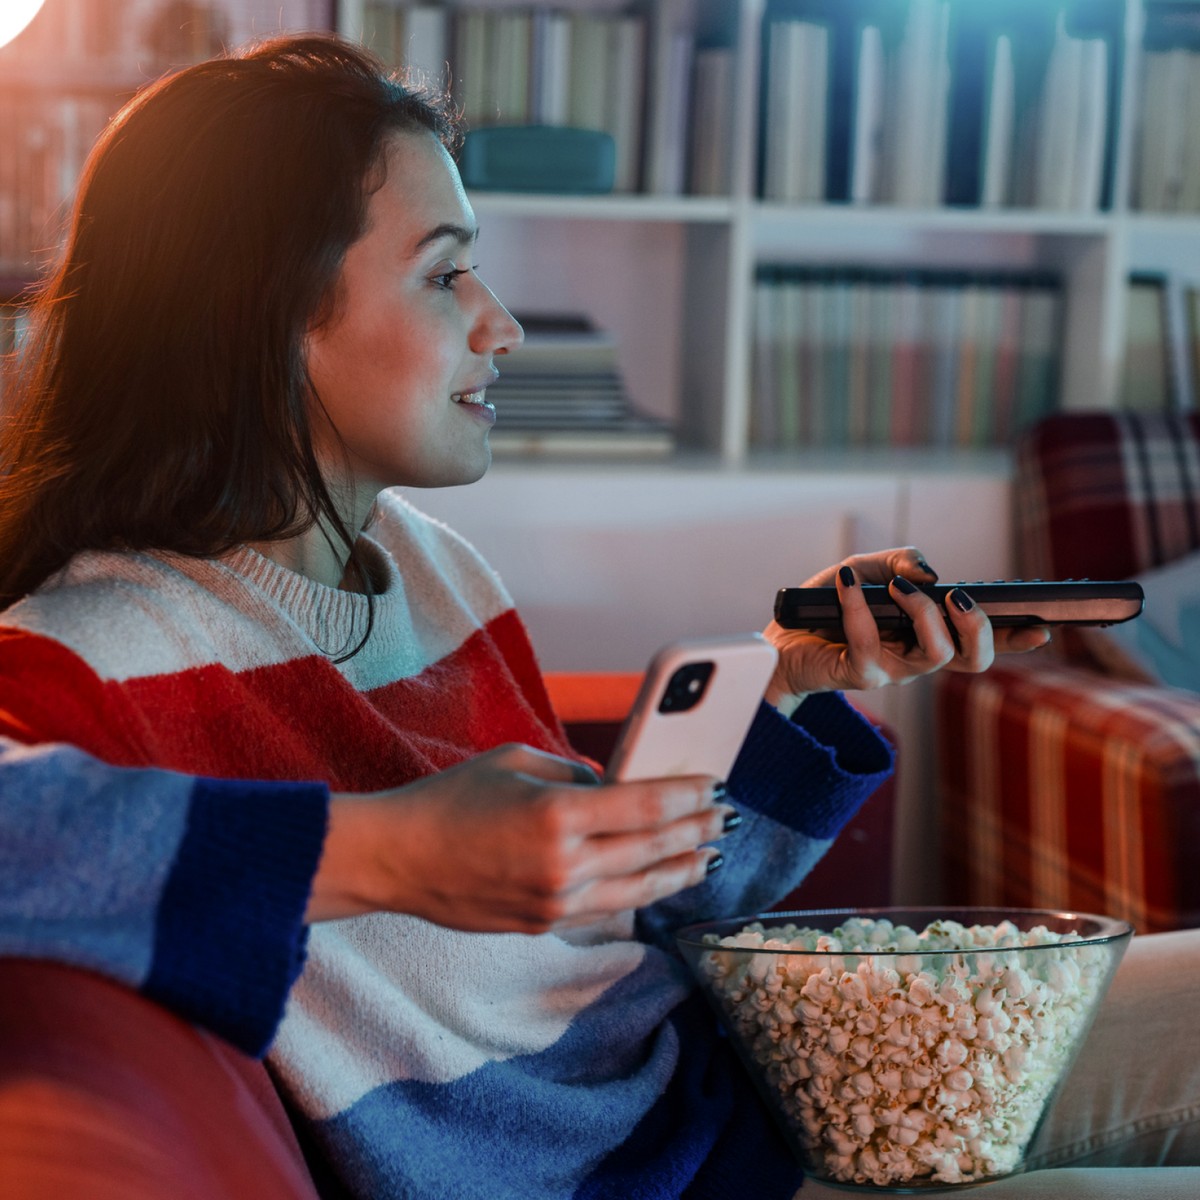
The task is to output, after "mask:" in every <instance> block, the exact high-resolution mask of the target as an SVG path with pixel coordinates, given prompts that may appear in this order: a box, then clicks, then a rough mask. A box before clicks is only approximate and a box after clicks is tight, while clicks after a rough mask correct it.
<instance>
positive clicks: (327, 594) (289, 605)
mask: <svg viewBox="0 0 1200 1200" xmlns="http://www.w3.org/2000/svg"><path fill="white" fill-rule="evenodd" d="M357 549H358V551H359V553H360V554H362V556H363V557H364V559H365V562H366V567H367V569H368V570H369V571H370V573H371V577H372V579H373V580H374V581H375V583H376V584H377V585H382V587H381V590H380V591H377V592H376V593H375V595H374V598H373V604H374V610H375V612H374V622H373V625H372V628H371V636H370V638H369V639H368V641H367V644H366V646H365V647H364V648H363V652H364V653H369V654H371V655H372V656H374V655H375V654H379V653H384V654H387V653H391V652H392V651H393V650H394V647H393V646H391V645H390V642H391V641H393V640H395V639H396V637H398V636H401V634H400V630H401V628H402V626H403V622H399V621H397V620H396V619H395V618H396V616H397V615H398V614H399V613H400V612H401V610H402V609H403V608H404V604H405V595H404V581H403V580H402V579H401V577H400V571H399V569H398V568H397V566H396V561H395V559H393V558H392V556H391V555H390V554H388V553H387V552H386V551H385V550H384V549H383V547H382V546H380V545H379V543H378V542H376V541H375V540H374V539H373V538H371V537H368V536H367V535H366V534H359V537H358V542H357ZM220 561H221V564H222V565H223V566H224V567H226V568H227V569H228V570H230V571H232V572H233V573H234V574H236V575H239V576H241V578H242V579H244V580H245V581H246V582H247V583H249V584H251V585H253V586H254V587H255V588H256V589H258V590H259V591H260V592H262V593H263V595H264V596H265V597H266V598H267V599H268V600H270V601H272V602H273V603H274V604H276V605H278V607H279V608H281V609H282V610H283V611H284V613H286V614H287V616H288V617H289V618H290V619H291V620H292V621H293V622H294V623H295V624H296V625H297V626H298V627H299V629H300V630H301V631H302V632H303V633H304V634H305V635H306V636H307V637H308V638H309V639H310V640H311V641H312V642H313V643H314V644H315V645H316V647H318V648H319V649H320V650H321V652H322V653H324V654H328V655H331V656H333V657H338V656H340V655H342V654H345V653H347V652H348V651H350V650H352V649H353V648H354V647H355V646H356V645H358V643H359V642H360V641H361V640H362V638H363V635H364V634H365V633H366V632H367V620H368V602H367V598H366V596H364V595H361V594H359V593H358V592H347V591H343V590H342V589H341V588H331V587H327V586H326V585H325V584H323V583H316V582H314V581H313V580H311V579H307V578H305V576H303V575H301V574H299V573H298V572H296V571H292V570H289V569H288V568H287V567H282V566H280V565H279V564H278V563H276V562H272V561H271V560H270V559H269V558H267V557H265V556H264V555H262V554H259V552H258V551H257V550H253V549H251V548H250V547H249V546H242V547H240V548H239V549H237V550H235V551H233V552H232V553H230V554H228V555H225V556H224V557H223V558H222V559H221V560H220Z"/></svg>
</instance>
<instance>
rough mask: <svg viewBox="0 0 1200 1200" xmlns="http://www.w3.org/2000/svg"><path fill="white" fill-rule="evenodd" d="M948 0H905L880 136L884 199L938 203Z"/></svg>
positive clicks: (943, 155) (943, 167)
mask: <svg viewBox="0 0 1200 1200" xmlns="http://www.w3.org/2000/svg"><path fill="white" fill-rule="evenodd" d="M949 23H950V5H949V3H947V0H909V7H908V15H907V19H906V22H905V26H904V33H903V36H902V38H901V40H900V43H899V45H898V46H897V48H896V51H895V54H894V64H893V65H892V66H891V68H890V70H889V75H890V78H891V79H892V81H893V82H892V87H891V89H890V92H891V94H890V96H889V99H888V104H887V117H886V125H885V132H884V138H885V143H886V147H885V150H886V158H887V162H888V185H889V186H888V188H887V191H886V194H885V197H884V198H885V199H887V200H889V201H891V202H892V203H894V204H900V205H906V206H910V207H928V206H931V205H937V204H941V202H942V197H943V191H944V185H945V171H946V131H947V120H948V102H949V95H950V61H949V50H950V36H949V35H950V24H949Z"/></svg>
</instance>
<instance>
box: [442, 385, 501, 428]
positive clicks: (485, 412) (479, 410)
mask: <svg viewBox="0 0 1200 1200" xmlns="http://www.w3.org/2000/svg"><path fill="white" fill-rule="evenodd" d="M451 399H453V401H454V402H455V404H461V405H463V407H464V408H467V409H470V410H471V412H472V414H473V415H476V416H480V417H483V418H484V419H489V418H490V420H491V421H495V419H496V406H495V405H494V404H489V403H488V401H487V399H486V397H485V395H484V390H483V389H480V390H479V391H478V392H459V393H458V394H457V395H455V396H453V397H451Z"/></svg>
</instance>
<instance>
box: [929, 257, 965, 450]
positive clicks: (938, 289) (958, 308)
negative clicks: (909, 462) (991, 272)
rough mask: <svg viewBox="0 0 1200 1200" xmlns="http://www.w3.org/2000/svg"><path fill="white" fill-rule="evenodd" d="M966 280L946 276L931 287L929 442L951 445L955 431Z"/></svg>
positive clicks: (937, 444) (936, 444) (931, 443)
mask: <svg viewBox="0 0 1200 1200" xmlns="http://www.w3.org/2000/svg"><path fill="white" fill-rule="evenodd" d="M964 288H965V281H963V280H959V279H957V278H949V279H946V280H945V281H944V282H942V283H940V284H935V285H933V286H932V287H931V289H930V290H931V292H932V293H933V295H934V297H935V312H934V320H933V370H932V386H931V387H930V396H929V400H930V417H929V438H928V441H929V444H930V445H931V446H950V445H953V444H954V439H955V433H956V432H957V428H956V426H957V419H958V402H959V367H960V359H961V354H960V345H961V342H962V319H963V291H964Z"/></svg>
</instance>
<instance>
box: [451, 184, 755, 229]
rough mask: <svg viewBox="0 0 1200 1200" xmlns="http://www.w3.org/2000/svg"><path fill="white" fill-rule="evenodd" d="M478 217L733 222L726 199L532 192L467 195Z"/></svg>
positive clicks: (473, 192)
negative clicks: (563, 194) (562, 194)
mask: <svg viewBox="0 0 1200 1200" xmlns="http://www.w3.org/2000/svg"><path fill="white" fill-rule="evenodd" d="M467 196H468V198H469V199H470V201H471V206H472V208H474V209H475V211H476V213H478V214H480V215H485V214H486V215H488V216H491V215H496V216H513V217H560V218H566V219H571V220H592V221H596V220H602V221H671V222H677V223H684V224H687V223H697V224H719V223H721V222H728V221H731V220H732V219H733V216H734V212H735V209H736V205H735V202H734V201H733V200H731V199H729V198H728V197H726V196H644V195H621V196H611V195H610V196H561V195H546V194H539V193H533V192H479V191H471V192H468V193H467Z"/></svg>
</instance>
